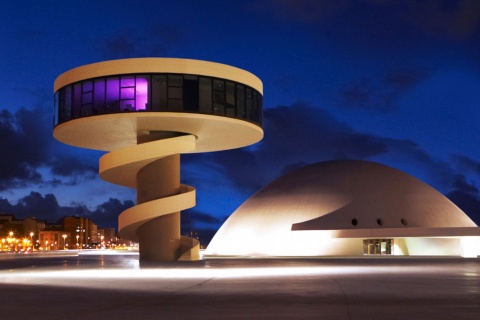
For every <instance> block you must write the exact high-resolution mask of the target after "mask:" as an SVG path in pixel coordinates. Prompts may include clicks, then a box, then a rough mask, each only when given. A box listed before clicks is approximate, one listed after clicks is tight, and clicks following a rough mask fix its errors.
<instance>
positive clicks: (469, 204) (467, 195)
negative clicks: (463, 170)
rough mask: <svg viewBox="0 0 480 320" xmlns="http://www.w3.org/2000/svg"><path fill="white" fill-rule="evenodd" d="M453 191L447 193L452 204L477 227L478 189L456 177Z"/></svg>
mask: <svg viewBox="0 0 480 320" xmlns="http://www.w3.org/2000/svg"><path fill="white" fill-rule="evenodd" d="M456 178H457V179H456V181H455V183H454V186H453V189H452V190H451V191H450V192H448V193H447V195H446V196H447V198H449V199H450V200H451V201H452V202H453V203H455V204H456V205H457V206H458V207H459V208H460V209H462V210H463V212H465V213H466V214H467V215H468V216H469V217H470V218H471V219H472V220H473V221H474V222H475V223H476V224H477V225H480V193H479V190H478V188H477V187H476V186H475V185H473V184H472V183H469V182H468V181H466V179H465V177H464V176H463V175H457V177H456Z"/></svg>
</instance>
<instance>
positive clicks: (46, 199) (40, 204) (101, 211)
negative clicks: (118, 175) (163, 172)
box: [0, 191, 134, 228]
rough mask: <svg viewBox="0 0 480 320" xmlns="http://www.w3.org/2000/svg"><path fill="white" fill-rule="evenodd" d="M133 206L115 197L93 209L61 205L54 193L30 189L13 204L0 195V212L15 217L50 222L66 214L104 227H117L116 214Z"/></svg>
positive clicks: (77, 205)
mask: <svg viewBox="0 0 480 320" xmlns="http://www.w3.org/2000/svg"><path fill="white" fill-rule="evenodd" d="M133 206H134V203H133V201H131V200H126V201H123V202H122V201H121V200H119V199H116V198H110V199H108V201H105V202H104V203H101V204H100V205H98V206H96V207H95V208H94V209H93V210H92V209H91V208H89V207H87V206H86V205H84V204H80V203H72V204H70V205H67V206H61V205H60V204H59V203H58V201H57V198H56V196H55V195H54V194H51V193H48V194H45V195H42V194H41V193H39V192H36V191H31V192H30V193H29V194H28V195H26V196H24V197H22V198H20V199H19V200H18V201H17V202H16V203H15V204H12V203H11V202H10V201H9V200H7V199H5V198H2V197H0V212H1V213H9V214H13V215H15V217H16V218H17V219H25V218H27V217H35V218H36V219H38V220H45V221H47V222H49V223H52V222H57V221H59V220H61V219H63V218H64V217H67V216H77V217H84V218H88V219H91V220H92V221H93V222H94V223H96V224H97V225H98V226H99V227H104V228H106V227H109V228H113V227H117V220H118V215H119V214H120V213H122V212H123V211H124V210H126V209H128V208H130V207H133Z"/></svg>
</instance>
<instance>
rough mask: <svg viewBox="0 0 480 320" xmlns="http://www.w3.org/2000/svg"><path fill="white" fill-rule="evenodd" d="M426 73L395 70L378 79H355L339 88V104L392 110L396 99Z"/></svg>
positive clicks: (365, 108)
mask: <svg viewBox="0 0 480 320" xmlns="http://www.w3.org/2000/svg"><path fill="white" fill-rule="evenodd" d="M427 74H428V73H427V72H421V71H419V70H396V71H393V72H389V73H387V74H385V75H384V76H383V78H380V79H375V80H372V79H369V78H361V79H357V80H355V81H353V82H352V83H350V84H349V85H347V86H346V87H345V88H342V89H340V90H339V97H340V105H341V106H342V107H345V108H349V109H363V110H371V111H380V112H390V111H394V110H396V109H397V108H398V107H397V101H398V99H399V98H401V97H402V95H404V94H405V93H407V92H408V91H409V90H410V89H411V88H413V87H414V86H415V85H417V84H418V83H419V82H421V81H422V80H424V78H425V77H426V76H427Z"/></svg>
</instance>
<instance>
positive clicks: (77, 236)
mask: <svg viewBox="0 0 480 320" xmlns="http://www.w3.org/2000/svg"><path fill="white" fill-rule="evenodd" d="M79 237H80V236H79V235H78V234H77V235H76V238H77V250H78V238H79Z"/></svg>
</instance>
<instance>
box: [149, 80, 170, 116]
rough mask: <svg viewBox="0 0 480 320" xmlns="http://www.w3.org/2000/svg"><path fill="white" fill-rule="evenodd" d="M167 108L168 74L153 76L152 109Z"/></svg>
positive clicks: (163, 109) (162, 109)
mask: <svg viewBox="0 0 480 320" xmlns="http://www.w3.org/2000/svg"><path fill="white" fill-rule="evenodd" d="M166 110H167V76H166V75H154V76H152V111H166Z"/></svg>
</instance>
